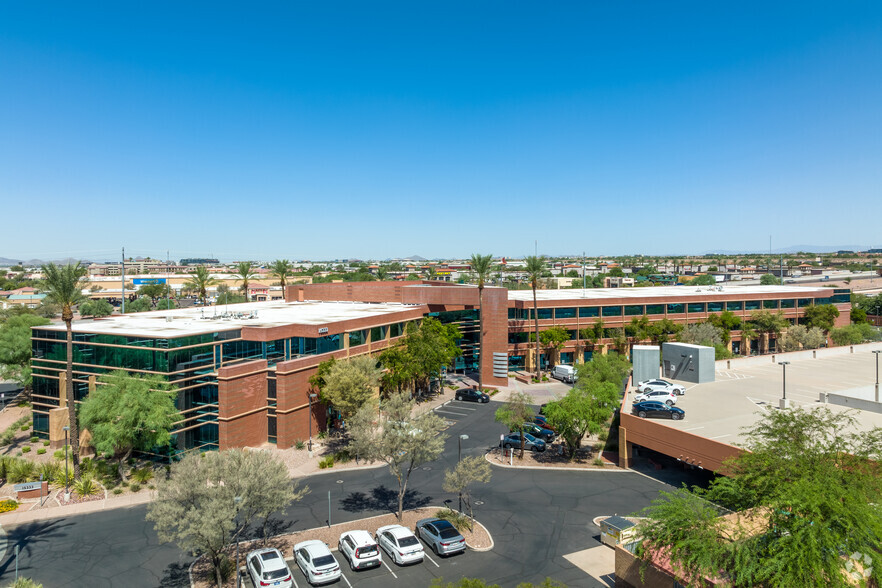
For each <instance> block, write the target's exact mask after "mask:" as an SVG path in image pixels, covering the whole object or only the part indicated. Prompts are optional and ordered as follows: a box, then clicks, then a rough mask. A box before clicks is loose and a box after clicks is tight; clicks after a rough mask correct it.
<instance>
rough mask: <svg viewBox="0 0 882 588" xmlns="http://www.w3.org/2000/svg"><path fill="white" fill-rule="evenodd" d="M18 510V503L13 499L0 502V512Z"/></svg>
mask: <svg viewBox="0 0 882 588" xmlns="http://www.w3.org/2000/svg"><path fill="white" fill-rule="evenodd" d="M17 508H18V502H16V501H15V500H13V499H11V498H10V499H8V500H4V501H2V502H0V512H9V511H11V510H15V509H17Z"/></svg>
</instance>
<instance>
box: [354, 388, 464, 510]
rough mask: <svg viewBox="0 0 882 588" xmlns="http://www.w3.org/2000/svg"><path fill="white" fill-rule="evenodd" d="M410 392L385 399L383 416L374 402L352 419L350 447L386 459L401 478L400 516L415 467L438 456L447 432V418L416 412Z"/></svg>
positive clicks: (399, 482)
mask: <svg viewBox="0 0 882 588" xmlns="http://www.w3.org/2000/svg"><path fill="white" fill-rule="evenodd" d="M415 406H416V402H415V401H414V400H413V399H412V398H411V397H410V395H409V394H407V393H405V392H402V393H400V394H392V395H391V396H390V397H389V399H388V400H386V401H385V402H383V404H382V409H381V414H382V417H381V418H380V419H379V422H377V413H376V411H375V410H374V407H373V406H371V405H365V406H363V407H362V408H361V409H360V410H359V411H358V412H357V413H356V414H355V417H353V419H352V421H351V422H352V426H351V428H350V443H349V448H350V451H353V452H354V453H355V454H356V455H359V456H361V457H364V458H365V459H367V460H369V461H382V462H384V463H386V464H387V465H388V466H389V472H390V473H391V474H392V475H393V476H395V479H396V480H397V481H398V511H397V513H396V514H397V515H398V520H399V521H401V517H402V515H403V513H404V497H405V496H406V494H407V484H408V481H409V480H410V475H411V474H412V473H413V471H414V470H415V469H417V468H419V467H421V466H422V465H423V464H426V463H429V462H431V461H434V460H436V459H438V457H439V456H440V455H441V453H443V451H444V441H445V439H447V435H446V434H445V433H444V432H443V431H444V428H445V427H446V425H445V423H444V421H443V420H442V419H441V417H439V416H438V415H437V414H435V413H434V412H433V411H422V412H415V411H414V408H415Z"/></svg>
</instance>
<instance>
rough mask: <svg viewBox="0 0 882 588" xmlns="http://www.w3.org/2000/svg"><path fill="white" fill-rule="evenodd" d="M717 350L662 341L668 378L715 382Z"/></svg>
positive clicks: (664, 369) (665, 370) (663, 361)
mask: <svg viewBox="0 0 882 588" xmlns="http://www.w3.org/2000/svg"><path fill="white" fill-rule="evenodd" d="M715 361H716V350H715V349H714V348H713V347H706V346H704V345H692V344H690V343H662V368H663V371H664V374H665V377H666V378H670V379H672V380H682V381H684V382H693V383H695V384H704V383H705V382H713V381H714V379H715V377H716V372H715Z"/></svg>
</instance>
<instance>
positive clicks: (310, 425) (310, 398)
mask: <svg viewBox="0 0 882 588" xmlns="http://www.w3.org/2000/svg"><path fill="white" fill-rule="evenodd" d="M316 396H317V395H316V394H310V395H309V416H308V418H309V457H312V401H313V399H315V397H316Z"/></svg>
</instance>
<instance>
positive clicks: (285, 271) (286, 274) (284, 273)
mask: <svg viewBox="0 0 882 588" xmlns="http://www.w3.org/2000/svg"><path fill="white" fill-rule="evenodd" d="M269 270H270V275H271V276H273V277H276V278H279V285H280V286H281V287H282V297H283V298H284V296H285V286H287V285H288V278H290V277H291V274H293V273H294V266H293V265H291V262H290V261H288V260H287V259H277V260H275V261H274V262H272V263H271V264H270V267H269Z"/></svg>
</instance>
